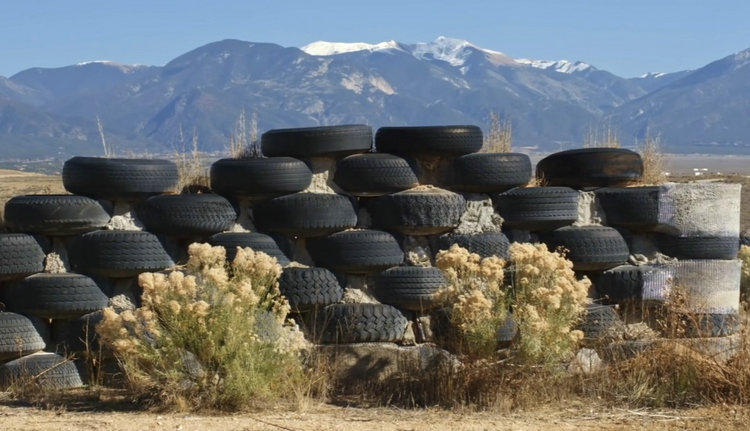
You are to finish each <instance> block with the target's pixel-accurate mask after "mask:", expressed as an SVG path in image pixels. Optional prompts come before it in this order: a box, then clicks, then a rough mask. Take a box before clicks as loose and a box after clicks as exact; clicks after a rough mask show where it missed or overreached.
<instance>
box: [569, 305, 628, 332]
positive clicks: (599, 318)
mask: <svg viewBox="0 0 750 431" xmlns="http://www.w3.org/2000/svg"><path fill="white" fill-rule="evenodd" d="M622 326H623V322H622V319H621V318H620V315H619V314H617V310H615V308H614V307H612V306H609V305H599V304H589V305H587V306H586V315H585V316H584V318H583V321H582V322H581V323H579V324H578V325H576V329H578V330H580V331H583V337H584V338H586V339H590V340H596V339H599V338H602V337H605V336H614V335H616V334H613V333H612V330H613V329H615V328H617V327H622Z"/></svg>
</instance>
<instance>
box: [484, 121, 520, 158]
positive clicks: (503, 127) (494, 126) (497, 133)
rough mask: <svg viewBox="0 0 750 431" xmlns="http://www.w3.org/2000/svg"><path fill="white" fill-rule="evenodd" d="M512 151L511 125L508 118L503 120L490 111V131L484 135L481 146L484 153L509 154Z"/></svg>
mask: <svg viewBox="0 0 750 431" xmlns="http://www.w3.org/2000/svg"><path fill="white" fill-rule="evenodd" d="M511 151H513V124H512V123H511V121H510V119H509V118H507V117H506V118H503V117H501V116H500V114H498V113H497V112H495V111H490V130H489V132H488V133H487V134H486V135H485V138H484V143H483V145H482V152H484V153H510V152H511Z"/></svg>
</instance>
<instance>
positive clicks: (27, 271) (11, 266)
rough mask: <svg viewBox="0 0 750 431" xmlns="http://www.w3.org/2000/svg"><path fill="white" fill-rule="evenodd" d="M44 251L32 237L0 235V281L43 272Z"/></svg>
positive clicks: (19, 234) (12, 234)
mask: <svg viewBox="0 0 750 431" xmlns="http://www.w3.org/2000/svg"><path fill="white" fill-rule="evenodd" d="M44 258H45V255H44V251H42V248H41V247H40V246H39V243H38V242H37V241H36V240H35V239H34V237H33V236H31V235H27V234H23V233H8V234H0V280H9V279H13V278H22V277H26V276H27V275H31V274H34V273H37V272H42V271H44Z"/></svg>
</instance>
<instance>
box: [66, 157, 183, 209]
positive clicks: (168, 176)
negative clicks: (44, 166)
mask: <svg viewBox="0 0 750 431" xmlns="http://www.w3.org/2000/svg"><path fill="white" fill-rule="evenodd" d="M62 177H63V186H65V190H67V191H69V192H70V193H73V194H76V195H83V196H89V197H92V198H101V199H111V200H114V199H141V198H145V197H148V196H151V195H158V194H161V193H167V192H170V191H173V190H175V188H176V187H177V182H178V178H179V174H178V172H177V165H176V164H175V163H174V162H171V161H169V160H161V159H104V158H99V157H73V158H72V159H68V160H67V161H66V162H65V164H64V165H63V171H62Z"/></svg>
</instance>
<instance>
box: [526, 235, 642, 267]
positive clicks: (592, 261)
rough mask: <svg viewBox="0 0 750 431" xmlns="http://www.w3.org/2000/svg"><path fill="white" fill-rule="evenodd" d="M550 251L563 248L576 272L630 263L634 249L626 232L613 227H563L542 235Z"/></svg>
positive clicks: (541, 237) (541, 238)
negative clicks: (628, 261)
mask: <svg viewBox="0 0 750 431" xmlns="http://www.w3.org/2000/svg"><path fill="white" fill-rule="evenodd" d="M539 239H540V240H541V241H542V242H543V243H545V244H547V247H548V248H549V249H550V250H555V249H557V248H559V247H562V248H564V249H566V250H568V252H567V258H568V259H569V260H571V261H572V262H573V269H575V270H576V271H598V270H605V269H609V268H614V267H615V266H618V265H623V264H625V263H626V262H627V260H628V257H629V256H630V252H629V250H628V244H627V243H626V242H625V239H623V237H622V235H620V233H619V232H618V231H617V230H615V229H614V228H611V227H604V226H581V227H563V228H560V229H556V230H553V231H551V232H545V233H542V234H539Z"/></svg>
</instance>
